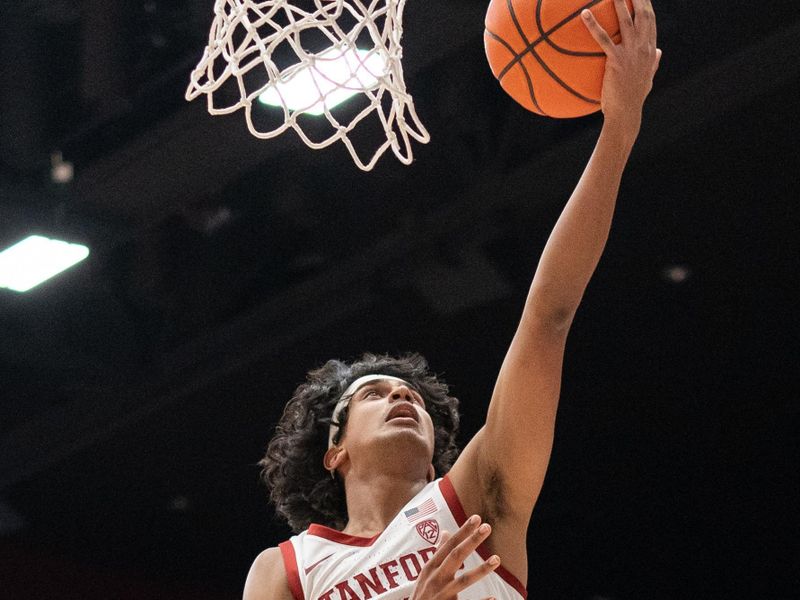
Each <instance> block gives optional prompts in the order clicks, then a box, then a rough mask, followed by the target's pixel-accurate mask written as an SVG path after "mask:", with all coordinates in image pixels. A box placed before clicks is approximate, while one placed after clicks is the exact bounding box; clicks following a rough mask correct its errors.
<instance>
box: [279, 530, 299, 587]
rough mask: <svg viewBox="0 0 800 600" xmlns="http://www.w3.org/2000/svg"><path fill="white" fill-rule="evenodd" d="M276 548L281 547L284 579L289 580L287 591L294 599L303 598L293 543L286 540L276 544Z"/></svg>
mask: <svg viewBox="0 0 800 600" xmlns="http://www.w3.org/2000/svg"><path fill="white" fill-rule="evenodd" d="M278 548H280V549H281V557H282V558H283V566H284V568H285V569H286V579H287V581H288V582H289V591H290V592H291V593H292V597H293V598H294V600H305V597H304V595H303V586H302V584H301V583H300V572H299V571H298V565H297V554H296V553H295V551H294V544H292V542H291V541H288V540H287V541H285V542H281V543H280V544H278Z"/></svg>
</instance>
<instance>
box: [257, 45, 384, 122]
mask: <svg viewBox="0 0 800 600" xmlns="http://www.w3.org/2000/svg"><path fill="white" fill-rule="evenodd" d="M290 70H291V67H290ZM385 73H386V63H385V61H384V59H383V57H382V56H381V54H380V53H379V52H376V51H375V50H360V49H358V48H355V49H352V48H345V49H340V48H336V47H333V48H328V49H327V50H325V51H324V52H321V53H320V54H318V55H317V56H315V57H314V61H313V62H312V63H311V64H309V65H306V66H304V67H302V68H299V69H297V70H296V71H295V72H294V73H292V74H290V75H288V77H287V78H286V80H285V81H279V82H278V83H277V84H276V85H270V86H269V87H268V88H267V89H266V90H265V91H264V92H262V93H261V94H260V95H259V96H258V100H259V101H260V102H261V103H262V104H267V105H269V106H278V107H280V106H283V105H284V104H285V105H286V108H288V109H289V110H291V111H301V112H304V113H307V114H309V115H321V114H322V113H323V112H325V108H327V109H328V110H330V109H331V108H333V107H334V106H337V105H338V104H341V103H342V102H344V101H345V100H347V99H348V98H350V97H351V96H355V95H356V94H358V93H361V92H363V91H364V90H365V89H370V88H373V87H375V86H376V85H378V78H379V77H381V76H383V75H384V74H385Z"/></svg>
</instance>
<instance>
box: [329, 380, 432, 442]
mask: <svg viewBox="0 0 800 600" xmlns="http://www.w3.org/2000/svg"><path fill="white" fill-rule="evenodd" d="M343 441H344V442H345V443H346V444H347V445H348V446H349V447H350V449H351V452H352V451H353V450H354V449H356V448H357V447H358V446H361V445H362V444H364V445H367V444H372V443H374V442H376V441H377V442H386V443H393V444H400V443H402V441H408V442H411V443H413V444H416V445H418V446H420V450H421V449H422V448H424V449H425V450H426V451H427V452H428V453H429V454H430V456H431V457H432V456H433V422H432V421H431V417H430V415H429V414H428V411H427V410H426V409H425V400H424V399H423V398H422V395H421V394H420V393H419V392H418V391H417V390H416V389H414V387H413V386H412V385H411V384H408V383H406V382H403V381H396V380H391V379H379V380H375V381H370V382H368V383H366V384H365V385H363V386H361V387H360V388H358V389H357V390H356V392H355V393H354V394H353V398H352V399H351V400H350V403H349V408H348V416H347V425H346V427H345V434H344V440H343Z"/></svg>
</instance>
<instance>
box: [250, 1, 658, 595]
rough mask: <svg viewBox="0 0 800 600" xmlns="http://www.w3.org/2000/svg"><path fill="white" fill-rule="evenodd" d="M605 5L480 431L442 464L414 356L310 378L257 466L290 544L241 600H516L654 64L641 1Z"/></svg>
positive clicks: (272, 554)
mask: <svg viewBox="0 0 800 600" xmlns="http://www.w3.org/2000/svg"><path fill="white" fill-rule="evenodd" d="M614 4H615V7H616V10H617V14H618V17H619V22H620V29H621V42H620V44H618V45H615V44H614V43H613V42H612V40H611V38H610V37H609V35H608V33H607V32H606V31H604V30H603V29H602V27H601V26H600V25H599V24H598V23H597V22H596V20H595V19H594V18H593V17H592V15H591V13H589V12H588V11H585V12H584V13H583V15H582V18H583V19H584V22H585V24H586V26H587V27H588V29H589V31H590V32H591V33H592V35H593V37H594V38H595V40H597V42H598V43H599V44H600V46H601V47H602V48H603V51H604V52H605V53H606V55H607V65H606V73H605V79H604V82H603V94H602V104H601V106H602V111H603V115H604V121H603V127H602V130H601V132H600V136H599V139H598V142H597V145H596V147H595V149H594V152H593V154H592V156H591V158H590V160H589V163H588V165H587V167H586V170H585V171H584V173H583V175H582V177H581V179H580V181H579V182H578V185H577V187H576V188H575V191H574V193H573V194H572V196H571V197H570V199H569V201H568V202H567V204H566V206H565V208H564V210H563V212H562V214H561V216H560V217H559V219H558V222H557V223H556V225H555V227H554V229H553V231H552V233H551V235H550V238H549V240H548V241H547V244H546V245H545V248H544V250H543V252H542V256H541V258H540V261H539V265H538V268H537V270H536V274H535V276H534V278H533V282H532V284H531V288H530V292H529V294H528V298H527V300H526V303H525V307H524V310H523V313H522V317H521V320H520V324H519V327H518V329H517V331H516V333H515V335H514V338H513V340H512V341H511V345H510V347H509V350H508V354H507V355H506V357H505V360H504V362H503V364H502V367H501V369H500V373H499V375H498V378H497V382H496V385H495V388H494V392H493V394H492V398H491V402H490V404H489V409H488V414H487V416H486V423H485V425H484V426H483V427H482V428H481V429H480V430H479V431H478V433H477V434H476V435H475V437H473V438H472V440H471V441H470V442H469V443H468V444H467V446H466V447H465V448H464V450H463V452H462V453H461V454H460V456H458V458H457V459H456V458H455V457H456V447H455V443H454V439H455V433H456V429H457V426H458V413H457V401H456V400H455V399H454V398H452V397H450V396H448V393H447V387H446V386H445V385H444V383H443V382H441V381H439V380H438V379H437V378H436V377H435V376H433V375H432V374H430V373H429V372H428V369H427V365H426V363H425V361H424V359H422V357H420V356H418V355H410V356H406V357H401V358H391V357H386V356H373V355H364V356H363V357H362V358H361V360H359V361H357V362H355V363H352V364H345V363H342V362H339V361H329V362H328V363H326V364H325V365H324V366H323V367H321V368H320V369H317V370H315V371H312V372H310V373H309V375H308V380H307V382H306V383H305V384H303V385H301V386H300V387H298V389H297V390H296V391H295V395H294V397H293V398H292V400H291V401H290V402H289V404H288V405H287V406H286V410H285V411H284V414H283V416H282V418H281V421H280V423H279V424H278V427H277V432H276V435H275V437H274V438H273V439H272V441H271V442H270V444H269V447H268V450H267V454H266V456H265V458H264V459H263V460H262V461H261V464H262V465H263V467H264V476H265V478H266V480H267V483H268V485H269V486H270V489H271V492H270V493H271V498H272V500H273V502H274V503H275V505H276V510H277V513H278V514H279V515H282V516H283V517H285V518H286V519H287V520H288V522H289V524H290V525H291V527H292V528H293V530H294V531H295V532H299V533H298V535H295V536H294V537H292V538H291V539H290V540H289V541H286V542H283V543H282V544H280V546H279V547H277V548H270V549H268V550H265V551H264V552H262V553H261V554H260V555H259V556H258V557H257V558H256V560H255V562H254V563H253V566H252V568H251V570H250V573H249V575H248V578H247V582H246V584H245V590H244V597H245V600H365V599H368V598H374V599H381V600H405V599H409V600H411V599H413V600H456V599H457V598H458V599H460V600H483V599H485V598H488V597H494V598H496V599H497V600H506V599H509V600H510V599H514V600H518V599H519V598H523V597H525V594H526V592H525V584H526V582H527V574H528V564H527V555H526V530H527V527H528V522H529V519H530V516H531V512H532V510H533V507H534V505H535V503H536V499H537V497H538V495H539V491H540V489H541V487H542V483H543V481H544V476H545V471H546V469H547V463H548V460H549V457H550V451H551V447H552V444H553V431H554V425H555V416H556V406H557V402H558V397H559V388H560V380H561V367H562V358H563V355H564V346H565V342H566V338H567V332H568V331H569V328H570V324H571V322H572V319H573V315H574V314H575V311H576V310H577V308H578V304H579V303H580V300H581V297H582V295H583V293H584V290H585V288H586V285H587V284H588V282H589V279H590V277H591V275H592V273H593V271H594V269H595V266H596V265H597V262H598V260H599V259H600V255H601V253H602V251H603V248H604V246H605V243H606V239H607V237H608V232H609V228H610V225H611V218H612V214H613V211H614V205H615V202H616V197H617V191H618V188H619V183H620V179H621V176H622V172H623V169H624V166H625V164H626V162H627V160H628V156H629V154H630V152H631V148H632V146H633V144H634V140H635V139H636V137H637V135H638V133H639V128H640V124H641V115H642V105H643V103H644V100H645V97H646V96H647V95H648V93H649V92H650V89H651V87H652V80H653V75H654V74H655V71H656V69H657V68H658V63H659V60H660V57H661V51H660V50H657V49H656V26H655V15H654V12H653V8H652V6H651V3H650V1H649V0H633V5H634V14H635V20H634V19H633V18H632V17H631V15H630V13H629V12H628V9H627V7H626V5H625V2H624V0H614ZM470 515H472V516H471V517H469V516H470ZM468 517H469V518H468ZM445 532H450V533H452V536H450V535H449V533H445ZM490 534H491V535H490Z"/></svg>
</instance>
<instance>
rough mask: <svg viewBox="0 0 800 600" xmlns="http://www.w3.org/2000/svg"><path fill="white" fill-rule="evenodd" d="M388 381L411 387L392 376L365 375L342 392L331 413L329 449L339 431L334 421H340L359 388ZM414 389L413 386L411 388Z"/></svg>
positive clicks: (404, 381)
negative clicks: (340, 415)
mask: <svg viewBox="0 0 800 600" xmlns="http://www.w3.org/2000/svg"><path fill="white" fill-rule="evenodd" d="M379 379H381V380H386V379H388V380H389V381H399V382H401V383H405V384H406V385H409V386H410V385H411V384H410V383H408V382H407V381H406V380H405V379H400V378H399V377H394V376H392V375H364V376H363V377H359V378H358V379H356V380H355V381H354V382H353V383H351V384H350V385H348V386H347V389H346V390H345V391H344V392H342V395H341V397H340V398H339V402H337V403H336V406H335V407H334V409H333V413H331V426H330V429H329V430H328V448H332V447H333V438H334V436H335V435H336V431H337V430H338V429H339V426H338V425H334V423H333V421H336V422H338V421H339V413H340V412H342V410H343V409H344V407H345V406H347V405H348V404H349V403H350V399H351V398H352V397H353V394H355V393H356V392H357V391H358V390H359V388H361V387H362V386H363V385H364V384H367V383H369V382H370V381H377V380H379ZM411 387H413V386H411Z"/></svg>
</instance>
